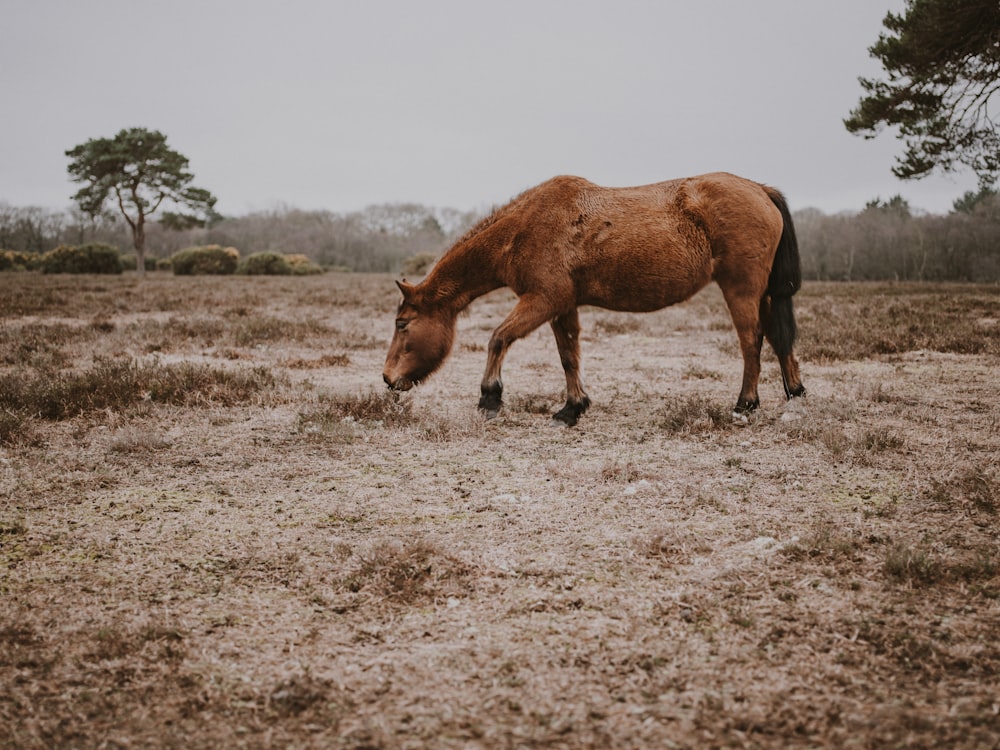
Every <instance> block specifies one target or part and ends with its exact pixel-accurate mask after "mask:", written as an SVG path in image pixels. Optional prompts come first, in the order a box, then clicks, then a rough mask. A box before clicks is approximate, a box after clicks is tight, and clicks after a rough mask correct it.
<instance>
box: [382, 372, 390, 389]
mask: <svg viewBox="0 0 1000 750" xmlns="http://www.w3.org/2000/svg"><path fill="white" fill-rule="evenodd" d="M382 380H384V381H385V384H386V385H387V386H389V387H390V388H392V381H391V380H389V376H388V375H386V374H385V373H382Z"/></svg>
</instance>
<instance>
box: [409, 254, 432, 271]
mask: <svg viewBox="0 0 1000 750" xmlns="http://www.w3.org/2000/svg"><path fill="white" fill-rule="evenodd" d="M435 260H437V255H436V254H434V253H417V254H416V255H411V256H410V257H409V258H407V259H406V260H405V261H403V274H404V275H405V276H423V275H424V274H426V273H427V272H428V271H429V270H431V266H433V265H434V261H435Z"/></svg>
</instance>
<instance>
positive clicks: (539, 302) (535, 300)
mask: <svg viewBox="0 0 1000 750" xmlns="http://www.w3.org/2000/svg"><path fill="white" fill-rule="evenodd" d="M554 317H555V311H554V310H553V309H552V305H551V304H549V302H548V301H547V300H546V299H545V298H544V297H542V296H541V295H538V294H525V295H523V296H522V297H521V298H520V299H519V300H518V302H517V305H515V307H514V309H513V310H511V312H510V315H508V316H507V318H506V319H505V320H504V322H503V323H501V324H500V325H499V326H497V329H496V330H495V331H493V335H492V336H491V337H490V343H489V346H488V349H487V357H486V373H485V374H484V375H483V382H482V385H481V386H480V391H481V393H482V395H481V396H480V398H479V408H480V410H482V412H483V413H484V414H485V416H486V418H487V419H493V418H494V417H495V416H496V415H497V414H499V413H500V407H501V406H502V405H503V381H502V380H501V379H500V368H501V366H502V365H503V360H504V357H505V356H507V350H508V349H509V348H510V345H511V344H513V343H514V342H515V341H517V340H518V339H521V338H524V337H525V336H527V335H528V334H529V333H531V332H532V331H534V330H535V329H536V328H538V326H540V325H541V324H542V323H545V322H546V321H548V320H552V319H553V318H554Z"/></svg>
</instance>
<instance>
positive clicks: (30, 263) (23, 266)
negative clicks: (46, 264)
mask: <svg viewBox="0 0 1000 750" xmlns="http://www.w3.org/2000/svg"><path fill="white" fill-rule="evenodd" d="M41 260H42V256H40V255H38V253H22V252H18V251H17V250H0V271H34V270H35V269H36V268H38V267H39V264H40V263H41Z"/></svg>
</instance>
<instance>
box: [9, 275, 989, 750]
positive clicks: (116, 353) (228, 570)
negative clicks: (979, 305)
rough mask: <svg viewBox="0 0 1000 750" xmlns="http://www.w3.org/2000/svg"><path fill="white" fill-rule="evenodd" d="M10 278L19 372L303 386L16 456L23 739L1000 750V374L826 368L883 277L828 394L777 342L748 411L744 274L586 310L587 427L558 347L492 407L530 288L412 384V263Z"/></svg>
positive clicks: (100, 431)
mask: <svg viewBox="0 0 1000 750" xmlns="http://www.w3.org/2000/svg"><path fill="white" fill-rule="evenodd" d="M0 288H2V298H0V301H2V303H3V306H4V307H3V310H4V318H3V321H2V323H0V325H2V328H0V332H2V333H3V336H4V339H3V340H4V342H5V344H4V345H5V347H6V349H5V350H4V351H5V357H6V359H5V360H4V362H3V363H0V365H2V367H3V368H4V371H5V372H7V373H13V372H30V371H31V370H30V368H32V367H34V368H36V370H37V371H38V372H62V371H69V372H72V371H75V370H81V369H85V368H87V367H88V366H89V365H90V364H91V363H92V362H93V361H94V358H95V356H97V357H110V358H116V357H117V358H121V357H130V358H134V359H135V360H136V361H137V362H144V363H155V364H158V365H159V366H166V365H168V364H170V363H174V362H191V363H198V364H208V365H210V366H211V367H213V368H228V369H232V370H241V369H245V368H253V367H262V368H266V370H267V371H268V372H270V373H272V374H274V375H275V377H276V378H277V380H276V382H275V384H274V385H273V386H271V387H270V388H266V389H264V390H262V391H261V392H260V393H259V394H257V395H255V396H253V397H248V398H246V399H244V400H242V401H240V402H238V403H222V402H220V400H219V399H218V398H215V397H213V396H211V394H208V395H205V396H204V397H203V398H192V399H191V400H190V401H189V402H185V403H163V402H159V401H157V400H156V399H155V398H153V397H149V398H147V399H145V400H140V401H138V402H137V403H135V404H133V405H130V406H122V407H121V408H117V407H114V406H113V405H112V406H106V407H104V408H100V409H88V410H83V411H82V412H81V413H79V414H77V415H75V416H71V417H68V418H62V419H57V420H42V419H28V420H26V421H25V422H24V423H23V424H22V425H21V426H20V428H19V431H20V432H19V434H15V435H13V436H11V437H10V439H9V440H8V442H7V444H6V445H5V446H3V447H2V448H0V738H3V739H0V744H2V745H3V746H8V747H17V748H43V747H45V748H47V747H80V748H88V747H109V748H117V747H148V746H161V747H185V748H189V747H194V748H197V747H271V746H284V747H342V748H397V747H398V748H423V747H435V748H534V747H553V748H584V747H594V748H609V747H614V748H630V747H635V748H645V747H846V748H852V747H857V748H867V747H935V746H942V747H967V748H973V747H977V748H978V747H995V746H997V745H998V744H1000V687H998V683H1000V679H998V670H1000V643H998V635H1000V603H998V596H1000V573H998V563H1000V537H998V533H997V515H996V514H997V510H998V508H1000V497H998V487H1000V481H998V474H997V468H996V456H997V455H998V451H1000V399H998V385H1000V374H998V370H997V365H998V360H1000V357H998V356H997V354H996V349H995V348H994V349H992V350H987V351H986V352H984V353H980V354H956V353H948V352H943V353H942V352H937V351H932V350H927V349H921V350H916V351H895V352H892V353H887V354H880V355H877V356H871V357H866V358H863V359H842V358H838V357H837V356H835V355H831V354H830V351H829V349H828V348H827V349H822V350H821V349H819V348H817V347H813V349H812V353H811V354H810V344H809V342H810V339H811V337H812V338H815V337H816V336H817V335H818V333H819V331H818V330H814V329H813V327H815V328H819V326H820V325H823V326H829V325H830V320H836V319H837V317H838V316H837V315H836V314H834V315H833V316H832V317H831V316H829V315H828V314H827V313H829V311H830V310H831V309H834V311H836V308H837V305H838V304H840V303H838V302H837V300H838V299H841V298H843V299H847V300H854V302H855V303H857V300H858V299H862V298H864V297H865V296H866V295H872V298H873V299H874V298H875V296H877V295H879V294H881V292H880V291H879V290H877V289H873V288H869V287H864V286H861V285H857V286H854V287H850V288H849V292H847V293H845V291H844V288H843V287H841V288H838V289H836V290H834V289H833V287H828V286H827V287H824V286H821V285H813V286H809V285H807V287H806V289H805V290H803V293H802V294H801V295H800V297H799V298H797V304H798V310H799V316H800V329H801V333H800V336H801V341H802V352H803V356H802V360H803V361H802V365H803V374H804V379H805V383H806V387H807V388H808V389H809V392H808V396H807V398H805V399H803V400H796V401H794V402H791V403H789V404H785V402H784V400H783V397H782V393H781V385H780V377H779V374H778V370H777V365H776V363H775V362H774V359H773V357H770V356H769V357H768V359H767V360H766V362H765V367H764V376H763V380H762V385H761V399H762V402H763V408H762V410H761V412H760V413H759V415H758V416H757V417H756V418H755V419H753V420H752V422H751V423H750V424H749V425H746V426H742V427H740V426H735V425H733V424H731V423H730V421H729V419H728V414H729V410H730V408H731V406H732V403H734V402H735V397H736V394H737V390H738V381H739V374H740V364H739V362H738V357H737V348H736V342H735V335H734V334H733V332H732V330H731V327H730V325H729V323H728V320H727V318H726V315H725V310H724V307H723V305H722V303H721V299H720V296H719V295H718V293H717V292H716V291H715V290H714V289H712V290H708V291H706V292H704V293H702V294H701V295H699V296H698V297H696V298H695V299H694V300H693V301H691V302H689V303H686V304H684V305H681V306H677V307H675V308H671V309H669V310H665V311H662V312H660V313H656V314H652V315H646V316H627V315H619V314H612V313H608V312H604V311H600V310H588V311H585V312H584V314H583V315H582V321H583V326H584V337H583V358H584V366H585V382H586V383H587V385H588V390H589V393H590V396H591V398H592V400H593V402H594V406H593V407H592V409H591V410H590V411H589V412H588V413H587V414H586V415H585V417H584V418H583V419H582V420H581V422H580V424H579V425H578V426H577V427H576V428H573V429H560V428H555V427H552V426H551V425H550V422H549V417H548V414H549V413H550V412H551V411H553V410H554V409H556V408H558V406H560V405H561V402H562V398H563V396H562V385H563V382H564V381H563V376H562V373H561V371H560V369H559V365H558V356H557V354H556V351H555V345H554V342H553V341H552V340H551V334H550V333H549V332H548V331H547V330H545V331H539V332H538V333H536V334H534V335H532V336H531V337H530V338H529V339H527V340H525V341H522V342H519V343H517V344H515V346H514V348H513V349H512V351H511V354H510V356H509V357H508V360H507V364H506V366H505V373H504V382H505V385H506V393H505V398H506V407H505V410H504V412H503V413H502V414H501V416H500V417H499V418H498V419H496V420H494V421H491V422H488V423H486V422H483V421H482V419H481V418H480V417H479V415H478V414H477V412H476V409H475V404H476V401H477V397H478V382H479V378H480V376H481V374H482V368H483V366H484V364H485V353H484V345H485V343H486V340H487V339H488V337H489V331H490V330H491V329H492V328H493V327H494V326H495V325H497V324H498V323H499V322H500V320H502V318H503V315H504V314H505V313H506V312H507V311H508V310H509V309H510V307H511V304H512V298H511V297H510V296H509V294H507V293H497V294H494V295H491V296H489V297H487V298H484V299H483V300H480V301H478V302H477V303H475V304H474V305H473V307H472V309H471V313H470V314H469V315H468V316H465V317H463V318H461V319H460V331H459V335H458V340H457V343H456V347H455V351H454V352H453V354H452V357H451V359H450V360H449V362H448V363H447V364H446V365H445V367H444V369H443V370H442V371H441V372H439V373H438V374H437V375H435V376H434V377H433V378H432V379H431V380H430V381H429V382H428V383H426V384H425V385H423V386H421V387H420V388H418V389H416V390H414V391H412V392H410V393H408V394H406V395H405V396H403V397H402V398H401V399H399V401H398V402H396V401H393V400H392V399H390V398H388V397H387V396H385V395H384V394H383V393H382V390H381V388H380V373H381V365H382V359H383V357H384V352H385V346H386V344H387V341H388V338H389V335H390V334H391V331H392V311H393V309H394V307H395V303H396V292H395V288H394V287H393V286H392V283H391V279H390V278H389V277H387V276H361V275H357V276H352V275H327V276H324V277H322V278H309V279H253V278H251V279H247V278H224V279H197V278H196V279H190V278H189V279H177V278H173V277H169V278H167V277H161V276H159V275H154V277H153V278H152V279H150V280H149V281H146V282H145V283H144V284H143V285H140V286H137V285H136V283H135V281H134V280H133V279H130V278H127V277H126V278H125V279H110V280H105V279H99V278H95V277H90V278H89V279H83V280H76V279H74V280H67V279H52V278H46V277H37V276H32V275H21V276H16V275H10V274H7V275H4V276H3V278H2V279H0ZM893 293H894V294H898V295H899V298H900V300H904V301H905V300H907V299H908V297H907V289H906V288H905V287H902V288H899V287H897V288H895V291H894V292H893ZM963 293H964V291H963V289H962V288H961V287H950V288H946V289H945V291H944V292H943V293H942V294H943V295H944V296H945V297H947V296H948V295H955V296H956V298H957V297H959V296H960V295H962V294H963ZM987 294H988V295H989V294H992V295H993V296H992V297H989V296H988V299H992V300H996V299H997V296H996V293H995V292H992V293H987ZM831 300H833V301H831ZM845 304H846V303H845ZM993 309H994V310H995V309H996V308H995V307H994V308H993ZM850 310H852V311H855V312H856V306H855V307H851V308H850ZM852 314H854V313H852V312H848V313H845V315H852ZM980 317H981V320H977V321H976V325H978V326H980V327H981V328H982V329H983V330H984V331H986V332H987V334H988V336H994V335H995V333H994V329H995V326H996V321H995V319H994V318H990V317H989V316H988V315H986V316H980ZM851 323H852V324H853V325H855V326H856V325H858V322H857V321H856V320H855V321H851ZM862 325H869V326H878V325H881V321H880V320H878V319H876V318H874V317H873V318H872V319H871V320H870V321H862ZM911 327H912V326H911ZM848 330H849V329H847V328H845V331H848ZM843 336H845V337H849V336H850V333H847V332H845V333H844V334H843ZM897 338H898V337H897ZM45 341H50V342H51V341H56V342H59V343H58V345H57V344H51V345H48V346H46V345H45V344H44V342H45ZM24 342H35V343H34V344H32V345H31V346H30V347H29V345H28V344H26V343H24ZM19 347H20V349H19ZM25 347H28V348H29V349H30V351H28V352H27V353H26V352H25V351H24V349H25ZM953 348H954V347H953ZM890 351H891V348H890ZM768 354H770V353H768ZM43 360H44V362H43ZM43 365H44V366H43ZM18 368H21V369H18ZM26 368H28V369H26Z"/></svg>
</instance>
